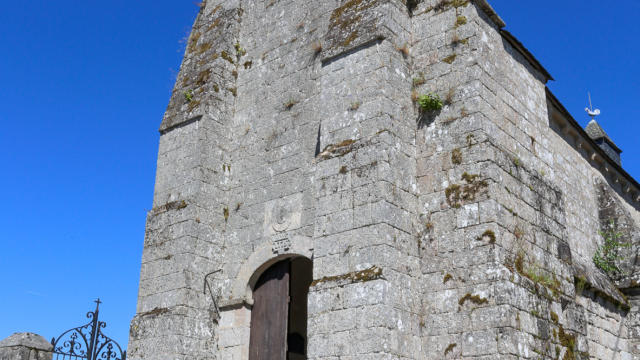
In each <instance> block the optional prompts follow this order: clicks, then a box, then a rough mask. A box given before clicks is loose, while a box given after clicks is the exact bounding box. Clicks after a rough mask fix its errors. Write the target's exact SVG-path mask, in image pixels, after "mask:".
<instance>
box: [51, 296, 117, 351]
mask: <svg viewBox="0 0 640 360" xmlns="http://www.w3.org/2000/svg"><path fill="white" fill-rule="evenodd" d="M95 303H96V310H95V311H89V312H88V313H87V318H89V319H91V321H90V322H89V323H88V324H85V325H83V326H79V327H76V328H73V329H69V330H67V331H65V332H63V333H62V335H60V336H58V338H57V339H56V338H53V339H51V345H53V360H126V359H127V352H126V351H122V348H121V347H120V345H118V343H117V342H115V341H114V340H113V339H111V338H110V337H108V336H106V335H104V334H103V333H102V328H104V327H106V326H107V323H105V322H103V321H100V320H99V319H98V313H99V311H100V303H101V301H100V299H98V300H96V301H95Z"/></svg>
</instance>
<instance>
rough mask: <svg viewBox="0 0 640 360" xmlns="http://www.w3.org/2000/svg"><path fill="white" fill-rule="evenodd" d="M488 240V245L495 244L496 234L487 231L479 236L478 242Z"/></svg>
mask: <svg viewBox="0 0 640 360" xmlns="http://www.w3.org/2000/svg"><path fill="white" fill-rule="evenodd" d="M484 239H488V241H489V243H490V244H495V242H496V233H494V232H493V230H487V231H485V232H484V233H482V235H481V236H480V240H484Z"/></svg>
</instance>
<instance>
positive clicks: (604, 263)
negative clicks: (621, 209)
mask: <svg viewBox="0 0 640 360" xmlns="http://www.w3.org/2000/svg"><path fill="white" fill-rule="evenodd" d="M599 234H600V236H602V238H603V239H604V244H602V246H600V247H598V249H597V250H596V253H595V255H593V263H594V264H595V265H596V266H597V267H598V268H599V269H600V270H602V271H604V272H605V273H607V275H613V274H614V273H620V268H618V265H617V262H618V261H620V260H622V259H624V257H623V256H621V255H620V250H621V249H622V248H625V247H629V246H630V244H626V243H622V242H620V241H619V240H620V238H621V237H622V233H621V232H619V231H616V229H615V223H614V222H613V220H611V222H610V223H609V228H608V229H607V230H605V231H599Z"/></svg>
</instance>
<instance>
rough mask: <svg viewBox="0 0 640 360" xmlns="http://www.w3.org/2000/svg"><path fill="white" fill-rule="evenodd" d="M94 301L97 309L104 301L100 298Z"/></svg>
mask: <svg viewBox="0 0 640 360" xmlns="http://www.w3.org/2000/svg"><path fill="white" fill-rule="evenodd" d="M94 303H96V309H97V308H99V307H100V304H102V301H100V298H98V299H97V300H95V301H94Z"/></svg>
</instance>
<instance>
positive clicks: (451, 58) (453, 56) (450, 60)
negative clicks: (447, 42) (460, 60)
mask: <svg viewBox="0 0 640 360" xmlns="http://www.w3.org/2000/svg"><path fill="white" fill-rule="evenodd" d="M456 57H458V55H456V54H451V55H449V56H447V57H446V58H444V59H442V62H445V63H447V64H453V62H454V61H456Z"/></svg>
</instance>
